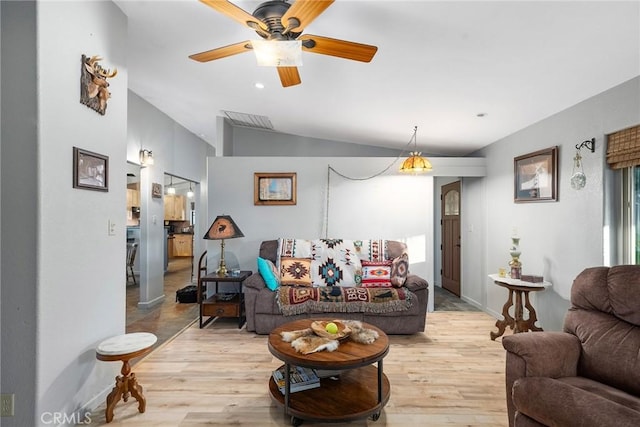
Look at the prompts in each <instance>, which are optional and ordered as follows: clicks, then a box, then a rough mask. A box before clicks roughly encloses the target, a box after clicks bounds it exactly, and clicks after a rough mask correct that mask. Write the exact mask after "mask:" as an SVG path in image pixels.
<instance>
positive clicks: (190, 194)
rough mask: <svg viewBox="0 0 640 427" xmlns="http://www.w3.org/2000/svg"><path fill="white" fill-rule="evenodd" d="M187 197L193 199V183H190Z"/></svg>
mask: <svg viewBox="0 0 640 427" xmlns="http://www.w3.org/2000/svg"><path fill="white" fill-rule="evenodd" d="M187 197H188V198H190V199H193V189H192V188H191V183H189V191H187Z"/></svg>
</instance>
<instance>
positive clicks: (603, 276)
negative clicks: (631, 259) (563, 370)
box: [564, 266, 640, 396]
mask: <svg viewBox="0 0 640 427" xmlns="http://www.w3.org/2000/svg"><path fill="white" fill-rule="evenodd" d="M571 303H572V306H571V308H570V309H569V311H568V313H567V315H566V317H565V322H564V329H565V331H566V332H568V333H570V334H573V335H575V336H577V337H578V339H579V340H580V342H581V343H582V353H581V355H580V360H579V363H578V375H580V376H583V377H588V378H591V379H593V380H595V381H599V382H602V383H605V384H608V385H610V386H612V387H616V388H619V389H621V390H623V391H625V392H627V393H631V394H634V395H638V396H640V354H639V352H638V349H640V327H638V324H639V323H640V318H638V316H640V310H638V307H640V266H616V267H611V268H607V267H595V268H588V269H586V270H584V271H583V272H582V273H580V274H579V275H578V276H577V277H576V279H575V280H574V282H573V287H572V288H571ZM632 307H635V313H634V309H633V308H632ZM612 355H615V359H614V360H615V363H612V362H613V361H612Z"/></svg>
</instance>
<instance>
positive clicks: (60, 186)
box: [0, 1, 211, 427]
mask: <svg viewBox="0 0 640 427" xmlns="http://www.w3.org/2000/svg"><path fill="white" fill-rule="evenodd" d="M0 5H1V11H2V16H1V18H2V27H1V30H2V63H1V66H2V70H1V71H2V72H1V73H0V75H1V78H2V89H3V94H2V95H3V97H2V114H1V117H2V126H1V131H2V140H1V141H2V158H1V161H2V168H1V172H2V181H1V182H2V185H3V187H2V206H1V207H2V224H1V230H2V237H3V238H2V241H1V245H2V252H1V254H2V270H1V274H2V282H1V286H2V299H1V304H2V310H1V312H2V344H1V350H2V360H1V362H2V363H0V365H1V369H2V373H1V380H2V393H3V394H4V393H12V394H15V416H14V417H8V418H3V419H2V425H3V426H4V425H6V426H20V427H21V426H35V425H43V424H45V423H46V422H47V421H50V419H46V418H45V419H44V420H43V419H41V415H42V414H43V413H46V412H51V413H54V412H57V413H60V414H66V416H67V417H71V416H73V415H74V414H76V415H75V416H76V418H75V419H76V420H78V419H80V418H78V417H82V416H83V415H84V412H83V411H84V410H85V408H87V409H93V408H95V407H96V406H98V405H99V404H102V403H103V402H104V397H105V396H106V394H107V393H108V392H109V391H110V390H111V388H112V387H113V379H114V377H115V375H116V374H117V373H118V372H119V370H120V366H118V364H117V363H105V362H99V361H97V360H96V358H95V347H96V345H97V344H98V343H99V342H101V341H102V340H104V339H106V338H108V337H110V336H113V335H117V334H121V333H124V331H125V287H124V283H125V271H124V265H125V242H126V227H125V204H126V192H125V189H126V162H127V160H128V159H129V160H133V161H134V162H136V163H137V162H138V157H137V156H138V151H139V149H140V146H139V142H140V141H141V138H138V139H136V138H129V140H128V135H127V129H128V128H129V130H133V132H132V134H133V135H134V136H138V135H142V136H151V137H152V139H147V140H145V142H149V143H150V148H153V149H154V154H155V155H157V156H158V157H157V158H158V160H159V161H160V162H159V163H160V168H159V169H157V170H155V171H154V170H152V169H148V175H149V176H148V179H147V180H146V181H145V182H147V183H151V182H162V178H163V174H164V171H165V169H166V170H167V171H168V172H172V173H175V174H178V175H181V176H185V177H188V178H190V179H193V180H196V181H201V182H204V183H205V184H206V180H205V178H204V177H205V174H206V162H205V158H206V156H207V155H208V154H210V148H211V147H210V146H208V145H207V144H206V143H204V142H203V141H202V140H200V139H199V138H197V137H195V136H194V135H193V134H190V133H189V132H186V131H185V130H184V128H182V127H181V126H179V125H177V124H176V123H175V122H174V121H173V120H171V119H169V118H168V117H167V116H164V115H161V114H158V116H162V119H160V120H148V119H149V117H152V116H153V113H149V112H147V113H146V114H147V115H146V116H145V113H144V112H141V110H145V109H146V110H154V109H153V107H151V106H149V105H148V104H146V103H144V102H143V101H141V102H138V103H136V102H135V101H133V102H132V104H133V112H134V114H133V117H129V118H128V117H127V116H128V113H129V111H128V102H131V96H130V95H129V94H128V91H127V83H128V78H127V64H126V43H127V40H126V37H127V21H126V17H125V16H124V15H123V13H122V12H121V11H120V9H119V8H118V7H117V6H115V5H114V4H113V3H111V2H106V1H101V2H46V1H40V2H1V3H0ZM82 54H86V55H89V56H90V55H100V56H102V57H103V58H104V59H103V60H102V61H101V64H102V65H103V66H105V67H108V68H117V69H118V74H117V76H116V77H114V78H113V79H110V80H109V83H110V88H109V89H110V91H111V94H112V96H111V99H109V101H108V107H107V110H106V114H105V115H104V116H102V115H100V114H98V113H97V112H95V111H93V110H91V109H89V108H87V107H86V106H84V105H82V104H80V102H79V97H80V90H79V89H80V88H79V86H80V68H81V55H82ZM128 98H129V100H128ZM134 98H135V97H134ZM128 122H129V123H128ZM74 146H77V147H80V148H83V149H86V150H89V151H94V152H97V153H100V154H104V155H106V156H108V157H109V191H108V192H96V191H88V190H80V189H74V188H72V185H71V183H72V147H74ZM183 156H184V157H183ZM16 183H19V184H20V185H16ZM204 187H206V185H204ZM143 192H144V194H145V195H150V192H151V190H150V186H149V187H144V184H143ZM205 196H206V193H205ZM144 197H145V196H143V198H144ZM148 203H149V204H150V205H151V206H147V212H149V213H155V214H156V215H157V218H158V223H159V227H157V229H158V230H162V228H161V226H162V222H163V221H162V220H163V208H162V203H161V202H160V203H155V202H150V201H149V202H148ZM109 221H112V222H114V223H115V224H116V228H115V230H116V232H115V235H113V236H110V235H108V227H107V225H108V222H109ZM147 228H148V229H151V228H152V227H151V226H150V225H149V224H147ZM150 234H154V233H150ZM152 238H154V239H156V241H155V243H154V242H150V244H148V246H149V247H150V248H152V249H150V250H151V251H155V252H153V253H154V255H153V256H152V257H149V258H150V261H149V264H153V263H157V264H158V273H157V276H156V279H154V280H155V282H156V283H162V255H161V254H162V252H161V248H162V247H163V242H162V239H161V238H160V239H157V237H156V236H152ZM156 248H160V251H159V252H158V251H157V249H156ZM156 252H157V253H156ZM150 268H151V269H153V266H152V265H151V266H150ZM154 274H155V273H154ZM150 291H154V290H153V289H150ZM76 411H80V412H79V413H76ZM67 419H69V418H67Z"/></svg>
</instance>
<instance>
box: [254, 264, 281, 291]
mask: <svg viewBox="0 0 640 427" xmlns="http://www.w3.org/2000/svg"><path fill="white" fill-rule="evenodd" d="M258 272H259V273H260V275H261V276H262V278H263V279H264V283H266V284H267V288H269V289H271V290H272V291H275V290H276V289H278V287H279V286H280V275H279V274H278V269H277V268H276V266H275V265H273V263H272V262H271V261H270V260H268V259H264V258H260V257H258Z"/></svg>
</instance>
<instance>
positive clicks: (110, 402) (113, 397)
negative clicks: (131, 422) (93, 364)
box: [96, 332, 158, 423]
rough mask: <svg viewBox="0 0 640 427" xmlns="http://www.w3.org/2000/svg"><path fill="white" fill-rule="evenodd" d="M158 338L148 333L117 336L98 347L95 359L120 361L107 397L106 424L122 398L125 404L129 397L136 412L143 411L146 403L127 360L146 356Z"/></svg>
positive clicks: (111, 418)
mask: <svg viewBox="0 0 640 427" xmlns="http://www.w3.org/2000/svg"><path fill="white" fill-rule="evenodd" d="M157 340H158V338H157V337H156V336H155V335H154V334H151V333H148V332H136V333H132V334H124V335H118V336H115V337H112V338H109V339H107V340H105V341H103V342H101V343H100V344H99V345H98V348H97V349H96V358H97V359H98V360H102V361H105V362H114V361H122V369H121V370H120V373H121V374H122V375H119V376H117V377H116V385H115V386H114V387H113V390H111V393H109V395H108V396H107V409H106V410H105V418H106V420H107V422H108V423H110V422H111V420H113V409H114V408H115V406H116V403H118V401H119V400H120V399H121V398H122V400H124V401H125V402H126V401H127V400H129V395H131V396H133V397H134V398H135V399H136V400H137V401H138V412H140V413H142V412H144V411H145V408H146V404H147V401H146V399H145V398H144V396H143V394H142V386H141V385H139V384H138V381H137V380H136V374H134V373H133V372H131V366H130V365H129V360H131V359H133V358H136V357H140V356H143V355H145V354H147V353H148V352H149V351H150V350H151V347H153V345H154V344H155V343H156V341H157Z"/></svg>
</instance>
